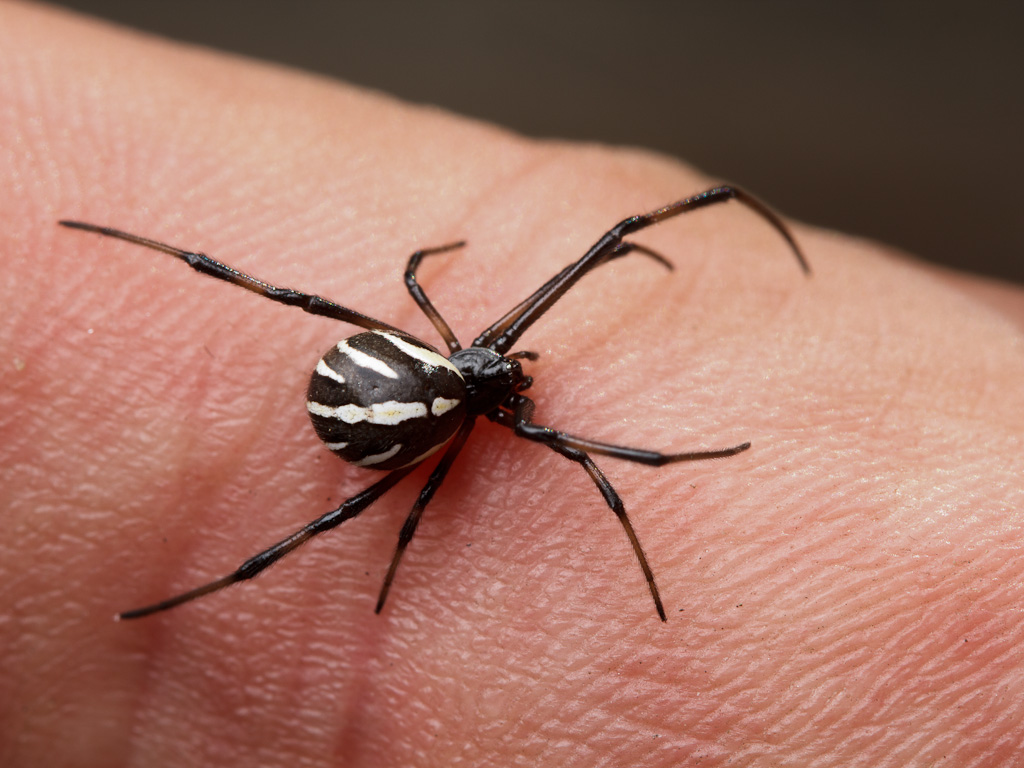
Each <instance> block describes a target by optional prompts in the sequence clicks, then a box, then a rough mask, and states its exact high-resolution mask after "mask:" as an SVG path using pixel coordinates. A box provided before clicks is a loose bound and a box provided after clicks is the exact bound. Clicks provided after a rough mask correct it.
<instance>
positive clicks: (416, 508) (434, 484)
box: [374, 418, 476, 613]
mask: <svg viewBox="0 0 1024 768" xmlns="http://www.w3.org/2000/svg"><path fill="white" fill-rule="evenodd" d="M475 421H476V419H475V418H468V419H466V421H464V422H463V424H462V426H461V427H459V431H458V432H456V433H455V437H454V439H453V440H452V442H451V444H450V445H449V446H448V448H447V450H446V451H445V453H444V456H443V457H442V459H441V461H440V462H438V465H437V466H436V467H435V468H434V471H433V472H432V473H431V475H430V479H429V480H427V484H426V485H425V486H423V490H422V491H420V495H419V498H418V499H416V503H415V504H413V506H412V510H411V511H410V512H409V516H408V517H407V518H406V519H405V523H404V524H403V525H402V530H401V532H400V533H399V534H398V545H397V546H396V547H395V554H394V557H392V558H391V565H390V567H389V568H388V573H387V576H385V577H384V584H383V586H381V589H380V596H379V597H378V598H377V607H376V608H375V609H374V612H375V613H380V612H381V609H382V608H384V601H385V600H387V599H388V592H390V591H391V582H392V581H394V579H395V572H396V571H397V570H398V563H399V562H400V561H401V559H402V555H404V554H405V549H406V547H408V546H409V542H410V541H412V537H413V535H414V534H415V533H416V526H418V525H419V523H420V518H421V517H422V516H423V510H424V509H425V508H426V506H427V504H429V503H430V500H431V499H432V498H434V494H435V493H436V492H437V489H438V488H440V487H441V483H443V482H444V478H445V476H446V475H447V474H448V470H449V469H451V468H452V464H454V463H455V458H456V457H457V456H458V455H459V451H461V450H462V446H464V445H465V444H466V439H467V438H468V437H469V433H470V432H472V431H473V424H474V422H475Z"/></svg>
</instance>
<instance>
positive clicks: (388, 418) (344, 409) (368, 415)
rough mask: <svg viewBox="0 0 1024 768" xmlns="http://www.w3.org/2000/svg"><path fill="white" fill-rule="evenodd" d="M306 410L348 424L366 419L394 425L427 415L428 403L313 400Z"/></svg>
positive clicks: (371, 422) (375, 422)
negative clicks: (320, 401)
mask: <svg viewBox="0 0 1024 768" xmlns="http://www.w3.org/2000/svg"><path fill="white" fill-rule="evenodd" d="M306 410H307V411H309V412H310V413H311V414H313V415H314V416H321V417H323V418H325V419H338V420H339V421H344V422H345V423H346V424H358V423H359V422H361V421H365V422H367V423H368V424H381V425H384V426H394V425H395V424H401V423H402V422H403V421H406V420H407V419H418V418H422V417H424V416H426V415H427V405H426V403H400V402H398V401H397V400H388V401H387V402H384V403H374V404H373V405H369V406H365V407H364V406H361V405H352V404H351V403H349V404H346V405H333V406H332V405H322V404H320V403H314V402H313V401H312V400H310V401H309V402H307V403H306Z"/></svg>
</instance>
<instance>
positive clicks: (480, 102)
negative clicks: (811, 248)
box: [60, 0, 1024, 283]
mask: <svg viewBox="0 0 1024 768" xmlns="http://www.w3.org/2000/svg"><path fill="white" fill-rule="evenodd" d="M60 4H61V5H64V6H66V7H69V8H77V9H80V10H83V11H86V12H88V13H91V14H94V15H98V16H103V17H106V18H108V19H112V20H117V21H120V22H123V23H125V24H127V25H130V26H132V27H136V28H139V29H146V30H153V31H155V32H159V33H160V34H162V35H166V36H170V37H174V38H178V39H181V40H188V41H194V42H197V43H202V44H205V45H209V46H212V47H216V48H219V49H224V50H230V51H237V52H241V53H244V54H247V55H250V56H253V57H258V58H261V59H272V60H276V61H280V62H284V63H287V64H291V65H294V66H297V67H301V68H303V69H308V70H315V71H318V72H323V73H327V74H329V75H331V76H335V77H337V78H340V79H343V80H346V81H348V82H351V83H356V84H360V85H364V86H370V87H373V88H378V89H381V90H384V91H387V92H389V93H392V94H394V95H396V96H399V97H401V98H403V99H406V100H411V101H417V102H429V103H432V104H439V105H441V106H443V107H446V108H448V109H450V110H453V111H455V112H459V113H462V114H465V115H471V116H474V117H479V118H483V119H485V120H488V121H492V122H495V123H500V124H502V125H505V126H508V127H511V128H514V129H516V130H518V131H520V132H523V133H526V134H529V135H533V136H553V137H560V138H571V139H587V140H597V141H602V142H610V143H617V144H633V145H640V146H644V147H650V148H653V149H657V150H661V151H664V152H667V153H670V154H672V155H676V156H678V157H681V158H683V159H685V160H687V161H688V162H691V163H693V164H695V165H696V166H698V167H700V168H701V169H703V170H704V171H706V172H708V173H710V174H713V175H715V176H717V177H720V178H722V179H726V180H730V181H734V182H736V183H740V184H742V185H744V186H746V187H748V188H750V189H751V190H753V191H755V192H757V193H758V194H759V195H761V196H762V197H764V198H765V199H767V200H768V201H770V202H771V203H772V204H773V205H774V206H776V207H777V208H779V209H780V210H782V211H784V212H785V213H786V214H787V215H790V216H794V217H796V218H800V219H804V220H806V221H809V222H813V223H816V224H821V225H825V226H829V227H835V228H837V229H841V230H844V231H848V232H852V233H856V234H861V235H865V236H868V237H871V238H876V239H878V240H882V241H885V242H888V243H892V244H894V245H898V246H900V247H902V248H905V249H907V250H909V251H911V252H913V253H915V254H918V255H920V256H922V257H926V258H928V259H929V260H931V261H934V262H936V263H939V264H946V265H950V266H955V267H959V268H962V269H967V270H971V271H974V272H979V273H984V274H989V275H996V276H1001V277H1003V278H1006V279H1009V280H1014V281H1016V282H1019V283H1024V247H1022V246H1024V226H1022V225H1021V220H1020V218H1019V217H1020V215H1021V214H1020V211H1021V208H1022V203H1024V194H1022V193H1021V186H1020V179H1021V178H1022V176H1024V150H1022V146H1021V142H1022V141H1024V4H1016V3H1005V4H996V3H977V2H975V3H964V2H962V1H961V2H945V1H940V2H898V1H894V2H871V1H869V2H856V3H838V2H837V3H826V2H792V1H790V2H786V1H780V0H772V1H771V2H760V3H758V2H725V1H724V0H722V1H720V2H715V3H711V2H701V3H697V2H654V1H650V0H648V1H639V2H631V3H630V2H610V1H608V0H565V1H563V2H558V0H549V2H509V3H501V4H499V3H486V2H479V1H478V2H470V1H469V0H447V1H443V2H386V1H385V0H375V1H373V2H369V1H360V2H324V1H322V0H321V1H320V2H316V1H314V0H291V1H290V2H283V1H282V0H216V2H215V1H214V0H201V1H200V0H184V1H180V0H179V2H173V3H172V2H140V1H139V0H68V1H65V2H62V3H60ZM688 191H689V190H681V191H680V193H681V194H682V193H685V192H688Z"/></svg>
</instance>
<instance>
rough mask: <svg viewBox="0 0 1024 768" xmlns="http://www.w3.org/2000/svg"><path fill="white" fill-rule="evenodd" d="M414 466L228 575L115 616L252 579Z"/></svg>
mask: <svg viewBox="0 0 1024 768" xmlns="http://www.w3.org/2000/svg"><path fill="white" fill-rule="evenodd" d="M415 468H416V465H413V466H410V467H403V468H402V469H396V470H395V471H393V472H391V473H390V474H389V475H388V476H387V477H385V478H384V479H383V480H378V481H377V482H376V483H374V484H373V485H371V486H370V487H369V488H367V489H366V490H364V491H362V492H360V493H358V494H356V495H355V496H353V497H352V498H350V499H348V500H347V501H345V502H344V503H343V504H342V505H341V506H340V507H338V508H337V509H334V510H332V511H330V512H328V513H327V514H326V515H323V516H322V517H319V518H317V519H316V520H314V521H313V522H311V523H309V524H308V525H305V526H303V527H302V528H300V529H299V530H298V531H296V532H295V533H293V534H292V535H291V536H288V537H287V538H285V539H282V540H281V541H279V542H278V543H277V544H275V545H274V546H272V547H270V548H268V549H265V550H264V551H262V552H260V553H259V554H258V555H254V556H253V557H250V558H249V559H248V560H246V561H245V562H244V563H242V565H241V566H239V568H238V569H237V570H235V571H234V572H233V573H229V574H228V575H227V576H224V577H222V578H220V579H217V580H216V581H211V582H210V583H209V584H204V585H203V586H201V587H197V588H196V589H192V590H189V591H188V592H184V593H182V594H180V595H177V596H176V597H172V598H169V599H167V600H162V601H161V602H159V603H154V604H153V605H148V606H146V607H144V608H136V609H135V610H132V611H125V612H124V613H121V614H119V615H118V616H117V617H116V618H118V619H138V618H141V617H143V616H148V615H150V614H151V613H157V612H159V611H166V610H167V609H168V608H174V607H175V606H178V605H181V604H182V603H187V602H189V601H191V600H195V599H196V598H197V597H203V596H204V595H208V594H210V593H211V592H217V591H218V590H221V589H223V588H224V587H227V586H230V585H231V584H235V583H237V582H239V581H245V580H246V579H251V578H252V577H253V576H255V575H256V574H258V573H261V572H262V571H264V570H266V569H267V568H269V567H270V566H271V565H273V564H274V563H276V562H277V561H278V560H280V559H281V558H282V557H284V556H285V555H287V554H288V553H289V552H291V551H292V550H294V549H297V548H298V547H300V546H302V545H303V544H305V543H306V542H307V541H309V539H311V538H313V537H314V536H316V535H317V534H320V533H323V532H324V531H329V530H330V529H331V528H334V527H336V526H338V525H341V524H342V523H344V522H345V521H346V520H351V519H352V518H353V517H355V516H356V515H358V514H359V513H360V512H362V511H363V510H364V509H366V508H367V507H369V506H370V505H371V504H373V502H375V501H376V500H377V499H379V498H380V497H381V496H383V495H384V494H385V493H387V492H388V491H390V490H391V489H392V488H394V487H395V485H396V484H398V483H399V482H400V481H401V480H402V479H403V478H404V477H405V476H406V475H408V474H409V473H410V472H412V471H413V469H415Z"/></svg>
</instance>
